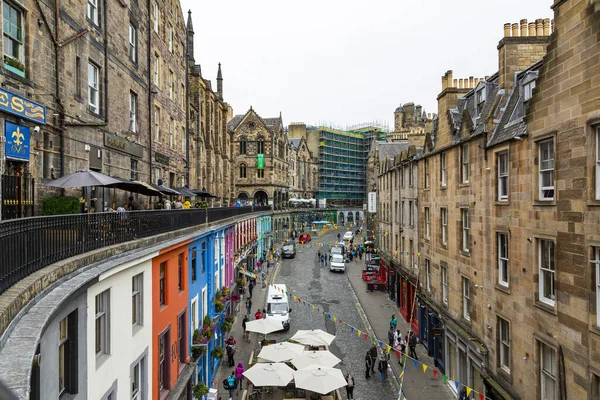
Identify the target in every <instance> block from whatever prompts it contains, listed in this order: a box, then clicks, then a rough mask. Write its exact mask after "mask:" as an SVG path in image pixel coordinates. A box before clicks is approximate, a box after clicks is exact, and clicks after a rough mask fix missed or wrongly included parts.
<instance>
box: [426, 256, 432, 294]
mask: <svg viewBox="0 0 600 400" xmlns="http://www.w3.org/2000/svg"><path fill="white" fill-rule="evenodd" d="M425 289H427V291H428V292H430V291H431V261H430V260H429V259H428V258H426V259H425Z"/></svg>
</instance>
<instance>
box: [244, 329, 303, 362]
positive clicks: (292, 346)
mask: <svg viewBox="0 0 600 400" xmlns="http://www.w3.org/2000/svg"><path fill="white" fill-rule="evenodd" d="M247 325H248V323H246V326H247ZM246 329H247V328H246ZM303 351H304V346H303V345H301V344H296V343H290V342H281V343H277V344H271V345H269V346H265V347H263V348H262V350H261V351H260V353H259V354H258V358H262V359H265V360H269V361H273V362H282V361H289V360H291V359H292V358H295V357H298V356H300V355H301V354H302V352H303Z"/></svg>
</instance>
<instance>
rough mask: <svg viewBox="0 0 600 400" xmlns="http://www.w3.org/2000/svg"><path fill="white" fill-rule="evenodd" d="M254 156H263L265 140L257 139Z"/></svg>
mask: <svg viewBox="0 0 600 400" xmlns="http://www.w3.org/2000/svg"><path fill="white" fill-rule="evenodd" d="M256 154H265V139H263V138H258V140H257V141H256Z"/></svg>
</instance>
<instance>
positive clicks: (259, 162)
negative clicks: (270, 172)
mask: <svg viewBox="0 0 600 400" xmlns="http://www.w3.org/2000/svg"><path fill="white" fill-rule="evenodd" d="M256 168H258V169H264V168H265V155H264V154H258V155H257V156H256Z"/></svg>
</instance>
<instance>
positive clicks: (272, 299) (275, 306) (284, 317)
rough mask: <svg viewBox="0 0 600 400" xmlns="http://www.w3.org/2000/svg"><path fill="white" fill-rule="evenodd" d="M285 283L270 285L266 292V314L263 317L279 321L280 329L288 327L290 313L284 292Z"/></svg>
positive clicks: (285, 289)
mask: <svg viewBox="0 0 600 400" xmlns="http://www.w3.org/2000/svg"><path fill="white" fill-rule="evenodd" d="M286 291H287V288H286V287H285V285H280V284H276V285H271V286H269V292H268V293H267V305H266V310H267V314H266V315H265V318H267V319H272V320H275V321H279V322H281V329H285V330H288V329H290V313H291V312H292V309H291V308H290V304H289V302H288V296H286V294H285V292H286Z"/></svg>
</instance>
